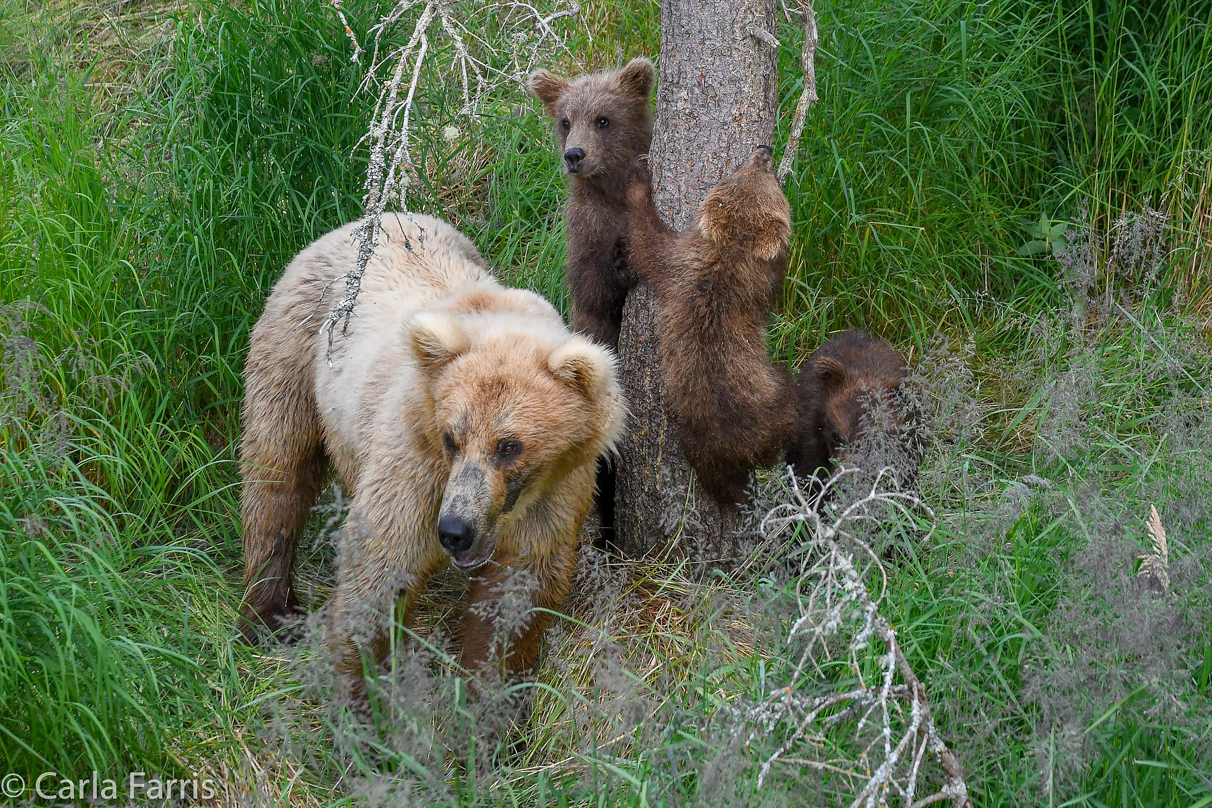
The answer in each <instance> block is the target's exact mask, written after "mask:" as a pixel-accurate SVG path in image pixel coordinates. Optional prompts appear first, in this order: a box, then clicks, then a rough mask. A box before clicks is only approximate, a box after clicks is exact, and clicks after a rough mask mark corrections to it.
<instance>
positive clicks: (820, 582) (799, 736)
mask: <svg viewBox="0 0 1212 808" xmlns="http://www.w3.org/2000/svg"><path fill="white" fill-rule="evenodd" d="M858 473H859V472H858V469H852V468H845V467H842V468H839V470H838V471H837V472H836V473H835V474H834V475H833V477H832V478H831V479H830V480H829V481H828V483H826V485H825V486H824V490H823V491H822V492H819V493H815V492H814V493H811V494H809V493H806V492H805V491H804V489H803V488H802V487H801V486H800V482H799V481H798V480H797V479H796V478H795V475H794V474H792V473H790V471H789V473H788V477H789V481H790V491H791V500H792V501H791V502H790V503H788V504H785V505H781V506H779V507H776V508H774V509H773V510H771V511H770V512H769V513H767V514H766V516H765V518H764V519H763V520H762V525H761V529H762V533H763V535H764V536H766V537H767V538H775V539H788V538H790V537H792V536H799V537H800V538H801V540H802V541H803V547H802V552H803V556H802V560H801V562H800V567H799V571H798V572H799V575H798V578H797V581H796V588H795V597H796V602H797V604H798V609H799V615H798V617H797V618H796V619H795V620H794V622H793V623H792V626H791V629H790V639H792V640H795V639H797V638H800V639H801V640H804V642H803V650H802V651H801V653H800V656H799V658H798V660H797V661H796V664H795V666H794V668H793V670H792V672H791V674H790V677H789V682H788V683H787V684H785V685H784V686H782V687H779V688H775V689H773V690H771V691H770V693H769V695H768V696H767V698H766V699H764V700H763V701H761V702H759V703H757V704H754V705H752V706H750V707H748V708H743V709H741V710H740V711H739V713H740V714H741V717H742V718H743V719H744V722H745V723H747V724H748V725H749V726H751V727H752V731H751V732H750V735H749V738H748V742H749V743H752V742H753V741H754V740H755V739H757V738H758V737H759V736H762V737H769V736H771V735H773V734H775V733H776V732H778V733H779V734H781V735H782V736H783V740H782V741H781V743H780V745H779V746H778V748H777V749H775V750H774V751H773V752H772V753H770V754H768V755H767V757H766V759H765V760H764V761H763V762H762V765H761V768H760V771H759V774H758V785H759V786H761V784H762V783H763V782H764V781H765V780H766V778H767V777H768V776H769V774H770V771H771V767H772V766H773V765H774V764H775V763H777V762H782V763H784V764H790V765H800V766H805V767H808V768H815V769H822V770H828V771H833V772H836V773H840V774H847V775H851V776H854V777H858V773H859V772H866V774H865V775H864V776H862V777H858V779H859V780H861V781H863V785H862V787H861V788H860V789H859V790H858V792H857V793H856V794H855V796H854V799H853V801H852V802H851V803H850V806H851V808H859V806H867V808H872V807H873V806H875V805H885V804H888V802H889V800H891V799H894V798H900V799H901V800H903V802H904V804H905V805H906V806H910V808H913V806H923V805H930V804H933V803H935V802H941V801H943V800H950V801H951V803H952V804H953V805H954V806H955V808H971V805H972V801H971V799H970V798H969V796H968V786H967V783H966V781H965V780H964V773H963V768H962V766H961V765H960V763H959V760H958V759H957V758H956V757H955V755H954V753H952V751H951V750H950V749H949V748H948V747H947V744H946V743H945V742H944V741H943V739H942V737H941V736H940V735H939V733H938V730H937V728H936V727H935V724H934V716H933V713H932V712H931V709H930V703H929V701H928V700H927V698H926V688H925V685H923V684H922V682H921V681H920V680H919V679H918V677H917V675H916V673H914V671H913V668H912V667H911V666H910V664H909V662H908V660H907V659H906V658H905V655H904V652H903V651H902V650H901V646H900V642H899V640H898V638H897V633H896V631H895V630H894V629H893V627H892V625H891V623H889V622H888V620H887V618H885V617H884V616H883V615H881V614H880V611H879V604H880V601H881V600H882V599H883V597H884V589H883V587H882V586H881V588H880V591H879V593H878V594H877V595H875V596H873V595H872V593H871V591H870V590H869V588H868V586H869V579H870V570H871V569H873V568H874V569H878V570H880V572H881V574H882V573H883V564H882V562H881V561H880V559H879V557H878V556H876V554H875V553H873V552H872V550H871V548H870V547H868V546H867V545H866V544H865V543H864V542H863V541H862V540H860V539H859V538H858V536H857V535H856V533H855V531H854V529H853V528H854V526H855V525H856V523H860V522H867V521H871V520H876V519H883V518H886V516H887V515H888V512H889V511H892V512H894V513H900V514H902V515H904V516H906V517H908V516H910V515H912V514H915V513H920V514H925V515H926V516H927V517H928V518H929V519H930V520H931V522H933V520H934V514H933V512H932V511H931V510H930V508H929V507H928V506H927V505H926V504H925V503H924V502H922V501H921V500H920V499H919V498H918V497H917V496H916V495H914V494H911V493H906V492H901V491H895V490H884V489H883V487H882V483H883V481H884V479H885V478H886V476H887V475H889V474H891V473H892V470H891V469H884V470H882V471H881V472H880V473H879V474H877V475H876V477H875V480H874V481H873V482H872V484H871V487H870V489H868V490H867V491H866V493H865V494H864V495H863V496H860V497H858V498H857V499H856V500H855V501H853V502H851V503H849V504H845V505H840V506H837V507H836V508H834V509H833V511H832V512H829V513H828V514H827V515H823V514H822V509H821V507H820V505H821V503H822V502H824V501H826V500H827V499H828V498H829V497H830V495H831V493H833V491H834V489H836V488H837V486H838V483H839V482H840V481H841V480H843V479H844V478H846V477H848V476H851V475H857V474H858ZM797 529H798V530H797ZM856 552H858V553H860V554H862V555H865V556H867V557H869V558H870V559H871V563H869V564H868V563H864V564H862V565H860V564H859V563H858V562H856V560H855V558H856V556H855V553H856ZM837 637H845V638H846V640H847V641H846V648H847V650H846V653H847V655H848V657H849V658H848V660H847V661H848V663H849V668H850V670H851V671H852V672H853V674H854V676H855V677H856V678H857V686H853V687H849V688H848V689H845V690H843V691H841V692H832V693H826V694H819V693H820V687H821V681H822V677H821V675H820V674H821V668H820V667H819V665H818V664H817V659H818V658H819V657H825V658H828V656H829V654H830V653H831V652H830V650H829V645H828V644H827V641H829V640H830V639H833V638H837ZM874 644H878V645H874ZM834 647H836V643H835V644H834ZM875 647H881V648H882V649H883V652H882V653H880V654H878V655H877V656H876V657H875V658H874V663H875V665H876V668H877V669H878V670H879V672H880V676H879V681H878V682H870V683H869V682H867V681H865V679H864V674H863V671H864V670H865V669H869V667H870V662H871V661H872V660H871V658H870V654H871V653H873V651H874V648H875ZM898 676H899V678H900V682H899V683H898V682H897V681H896V678H897V677H898ZM814 691H815V692H816V693H817V694H818V695H813V692H814ZM856 717H857V718H858V721H857V724H856V726H855V728H854V730H853V736H852V739H851V741H845V739H843V742H846V743H851V744H852V750H851V752H852V757H848V758H846V759H844V760H836V759H833V760H820V759H818V758H817V757H816V756H813V755H810V754H805V753H806V752H811V751H813V750H815V749H818V748H820V746H822V745H823V738H824V737H825V736H826V735H827V734H830V732H831V731H832V735H830V737H832V738H833V740H834V741H837V740H838V739H837V738H836V737H835V736H836V734H837V732H838V728H840V726H841V725H842V724H843V722H849V721H850V720H852V719H854V718H856ZM927 753H930V754H931V755H932V756H933V757H934V759H935V760H937V761H938V763H939V765H940V767H941V768H942V774H943V786H942V788H941V789H940V790H939V791H938V792H937V793H934V794H930V795H927V796H925V797H921V796H920V795H919V793H918V792H919V787H920V781H919V774H920V771H921V766H922V763H923V760H924V758H925V756H926V754H927Z"/></svg>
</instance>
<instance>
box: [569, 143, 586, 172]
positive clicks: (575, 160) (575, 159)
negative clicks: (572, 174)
mask: <svg viewBox="0 0 1212 808" xmlns="http://www.w3.org/2000/svg"><path fill="white" fill-rule="evenodd" d="M584 159H585V150H584V149H581V148H575V149H569V150H568V151H566V152H564V161H565V162H567V163H568V168H570V169H572V170H573V171H575V170H576V169H577V168H578V167H579V166H580V165H581V161H582V160H584Z"/></svg>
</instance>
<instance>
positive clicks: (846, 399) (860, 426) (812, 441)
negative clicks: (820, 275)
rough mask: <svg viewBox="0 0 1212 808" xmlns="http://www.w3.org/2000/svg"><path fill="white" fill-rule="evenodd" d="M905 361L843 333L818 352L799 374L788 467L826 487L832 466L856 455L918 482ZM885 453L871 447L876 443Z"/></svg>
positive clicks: (903, 481) (884, 346)
mask: <svg viewBox="0 0 1212 808" xmlns="http://www.w3.org/2000/svg"><path fill="white" fill-rule="evenodd" d="M905 376H906V364H905V359H904V357H902V356H901V355H900V353H898V352H897V350H896V349H895V348H893V347H892V346H891V345H890V344H888V343H887V342H885V341H884V340H882V339H876V338H873V337H869V336H867V335H866V334H863V333H861V332H858V331H845V332H843V333H842V334H839V335H838V336H836V337H834V338H832V339H830V340H828V341H827V342H825V344H823V345H822V346H821V347H820V348H818V349H817V351H816V353H814V354H813V355H812V356H811V357H809V359H808V361H807V362H805V363H804V368H803V370H802V371H801V372H800V379H799V383H798V385H797V386H796V395H797V398H798V401H799V418H798V424H797V427H796V432H795V434H794V435H793V436H792V439H791V440H790V441H788V443H787V447H786V451H787V457H786V459H787V463H788V464H790V465H791V467H792V468H793V469H794V470H795V473H796V475H797V476H799V477H802V478H813V477H814V478H815V480H816V481H817V483H818V484H819V483H824V482H825V480H827V479H828V478H829V474H830V461H831V460H833V459H845V458H846V457H847V455H848V454H849V453H851V452H853V451H854V450H855V449H856V448H859V447H860V446H861V447H862V449H863V450H865V453H866V454H872V455H874V458H873V459H878V462H880V464H881V465H884V464H888V465H892V466H893V467H894V468H895V469H896V472H897V478H898V479H897V482H898V483H899V484H900V485H902V486H905V485H911V484H912V483H913V480H914V479H915V478H916V476H917V466H918V463H919V461H920V448H919V447H918V446H917V445H916V444H917V441H916V429H915V422H916V414H915V412H914V411H913V409H912V407H910V406H909V404H908V401H907V396H906V395H905V388H904V385H905ZM877 436H878V437H882V438H887V440H886V441H883V444H884V445H881V446H872V445H866V444H870V443H872V441H874V440H875V439H876V438H877Z"/></svg>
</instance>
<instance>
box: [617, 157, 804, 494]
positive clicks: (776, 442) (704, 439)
mask: <svg viewBox="0 0 1212 808" xmlns="http://www.w3.org/2000/svg"><path fill="white" fill-rule="evenodd" d="M627 225H628V232H627V239H628V245H629V248H630V265H631V268H632V272H633V273H635V276H636V278H637V279H641V280H644V281H647V282H649V283H650V284H652V286H653V289H654V291H655V292H656V296H657V302H658V305H659V306H660V315H659V317H660V319H659V321H658V324H657V332H658V337H659V339H660V356H661V373H662V375H663V377H664V380H665V384H666V390H667V398H666V406H667V408H668V414H669V416H670V418H671V419H672V421H673V422H674V424H675V427H676V430H677V435H678V442H679V444H680V445H681V447H682V451H683V452H685V454H686V459H687V460H689V461H690V465H691V467H692V468H693V469H694V471H695V473H696V474H697V475H698V477H699V480H700V481H701V482H702V484H703V486H704V487H705V488H706V489H707V492H708V493H709V494H710V495H711V496H712V497H713V498H714V499H715V500H716V501H717V502H720V503H721V504H733V503H739V502H741V501H743V500H744V497H745V489H746V487H747V485H748V482H749V473H750V472H751V471H752V470H753V469H754V468H757V467H759V466H769V465H772V464H774V462H775V461H776V460H777V459H778V456H779V453H780V451H781V450H782V448H783V444H784V442H785V441H786V440H787V439H788V438H789V436H790V435H791V433H792V430H793V429H794V426H795V417H796V405H795V397H794V393H793V390H792V383H791V377H790V375H789V374H788V373H787V371H786V370H784V369H783V368H780V367H777V366H775V365H774V364H773V363H772V362H771V361H770V358H769V356H768V355H767V352H766V323H767V321H768V320H769V319H770V310H771V308H772V307H773V306H774V303H775V300H776V298H777V296H778V293H779V290H780V289H781V288H782V285H783V276H784V274H785V272H786V270H787V252H788V246H789V243H790V239H791V208H790V206H789V205H788V204H787V198H786V197H785V196H783V192H782V190H781V189H780V188H779V184H778V180H777V179H775V176H774V162H773V159H772V155H771V151H770V149H769V148H768V147H765V146H761V147H759V148H758V149H757V150H756V151H754V152H753V154H751V155H750V156H749V157H748V159H746V160H745V162H744V163H743V164H742V165H741V167H740V168H739V169H738V170H737V171H736V173H735V174H733V175H732V176H730V177H727V178H725V179H723V180H721V181H720V182H719V184H717V185H716V186H715V187H714V188H713V189H712V190H711V192H710V193H709V194H708V195H707V198H706V199H705V200H704V201H703V204H702V205H700V206H699V210H698V218H697V221H696V223H695V225H694V226H693V227H691V228H690V229H688V230H685V231H683V232H681V233H677V232H674V231H672V230H670V229H669V228H668V227H667V226H666V225H665V224H664V222H662V221H661V218H660V216H659V214H658V213H657V211H656V208H655V206H654V205H653V201H652V189H651V176H650V174H649V171H648V167H647V164H646V162H644V161H643V160H637V161H636V163H635V164H634V165H633V168H632V173H631V179H630V182H629V185H628V189H627Z"/></svg>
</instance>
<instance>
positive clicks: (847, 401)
mask: <svg viewBox="0 0 1212 808" xmlns="http://www.w3.org/2000/svg"><path fill="white" fill-rule="evenodd" d="M813 370H814V371H815V373H816V375H817V377H818V378H819V379H820V381H821V386H822V390H823V404H824V407H823V409H824V422H823V430H822V432H823V435H822V436H823V437H824V439H825V443H826V445H827V446H828V447H829V453H830V455H832V456H839V455H841V456H845V454H846V450H847V448H853V447H855V446H856V445H857V444H858V443H859V442H860V441H862V440H863V439H864V438H866V437H867V435H868V434H869V433H870V432H871V430H872V429H873V428H877V429H878V428H889V427H894V426H895V425H896V424H897V423H899V422H900V421H901V420H902V419H903V417H904V416H903V413H902V409H903V405H902V401H901V396H900V394H899V390H898V387H897V386H892V385H891V384H890V383H881V382H880V380H878V379H876V378H870V377H867V376H865V375H863V374H861V373H854V372H852V371H850V370H848V369H847V368H845V367H844V366H843V365H842V364H841V363H840V362H838V361H836V360H834V359H832V358H821V359H818V360H817V362H816V365H815V367H814V368H813Z"/></svg>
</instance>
